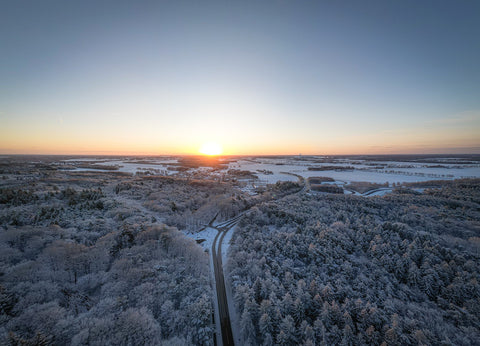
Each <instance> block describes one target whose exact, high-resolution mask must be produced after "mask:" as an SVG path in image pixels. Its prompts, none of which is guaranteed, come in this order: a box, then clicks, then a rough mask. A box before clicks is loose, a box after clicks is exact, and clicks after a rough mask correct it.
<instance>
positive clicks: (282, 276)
mask: <svg viewBox="0 0 480 346" xmlns="http://www.w3.org/2000/svg"><path fill="white" fill-rule="evenodd" d="M479 220H480V181H479V180H478V179H476V180H457V181H454V182H449V183H448V182H445V185H444V187H443V188H441V189H435V190H426V191H425V193H424V194H418V193H414V192H413V191H411V190H409V191H406V190H398V191H397V193H393V194H390V195H387V196H384V197H373V198H363V197H356V196H351V195H349V196H344V195H321V196H315V195H313V196H312V195H306V194H301V195H299V194H297V195H292V196H288V197H285V198H284V199H282V200H279V201H276V202H269V203H264V204H260V205H258V206H256V207H254V208H253V209H252V210H251V212H250V213H249V214H248V215H247V216H246V217H245V218H244V219H243V220H242V222H241V228H239V229H237V232H236V233H235V234H234V238H233V244H232V245H231V247H230V253H229V263H228V268H229V272H230V280H232V285H233V287H234V291H235V292H234V300H235V305H236V307H237V310H238V314H239V316H241V317H240V322H239V324H240V328H241V334H242V338H243V342H244V344H245V345H248V344H250V345H257V344H263V345H273V344H275V345H293V344H306V345H315V344H317V345H334V344H343V345H359V344H375V345H380V344H384V345H396V344H402V345H405V344H412V345H417V344H418V345H441V344H444V345H452V344H453V345H475V344H476V345H478V343H479V342H480V320H479V319H480V309H479V308H480V286H479V284H478V281H479V279H480V278H479V268H480V238H479V226H480V224H479Z"/></svg>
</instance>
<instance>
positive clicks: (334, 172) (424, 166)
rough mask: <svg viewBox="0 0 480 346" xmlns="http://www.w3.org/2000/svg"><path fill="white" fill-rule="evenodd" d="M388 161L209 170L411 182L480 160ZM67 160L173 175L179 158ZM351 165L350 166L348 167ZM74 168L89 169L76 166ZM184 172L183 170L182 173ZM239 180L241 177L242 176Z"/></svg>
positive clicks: (278, 160)
mask: <svg viewBox="0 0 480 346" xmlns="http://www.w3.org/2000/svg"><path fill="white" fill-rule="evenodd" d="M423 161H424V162H422V160H409V161H387V160H379V161H373V160H365V159H356V158H352V159H349V158H327V159H326V158H324V157H321V156H318V157H317V156H310V157H300V156H299V157H288V158H285V157H281V156H279V157H267V158H262V157H240V158H237V159H236V160H232V162H230V163H229V164H228V165H227V166H225V167H224V168H223V169H220V170H217V171H216V172H212V177H219V176H221V175H225V174H226V173H227V171H228V170H229V169H236V170H242V171H250V172H252V173H253V174H254V175H256V176H257V177H258V179H255V180H254V181H252V179H244V180H245V182H247V184H251V185H255V186H262V185H266V184H274V183H276V182H277V181H296V180H297V178H296V177H295V176H293V175H288V174H285V173H294V174H297V175H300V176H302V177H304V178H308V177H317V176H322V177H330V178H333V179H334V180H335V182H336V183H337V184H339V185H344V184H347V183H349V182H352V181H365V182H371V183H380V184H384V183H387V182H388V183H390V184H392V183H396V184H401V183H410V182H421V181H428V180H450V179H459V178H479V177H480V160H478V159H477V160H474V161H470V162H468V161H466V160H461V159H459V158H457V157H442V158H438V157H434V158H427V159H425V160H423ZM65 162H67V163H69V164H77V165H78V164H81V163H82V162H83V163H88V164H91V165H97V164H98V165H101V166H117V167H118V171H119V172H126V173H131V174H136V173H139V172H147V171H148V172H149V173H150V174H160V175H175V174H179V173H177V171H174V170H168V169H167V168H168V166H169V165H172V164H178V158H175V157H169V158H166V157H162V158H160V159H155V158H153V159H150V158H149V159H148V160H143V161H142V160H139V159H138V158H124V159H101V158H98V159H96V158H79V159H69V160H65ZM321 167H326V168H328V169H326V170H309V168H321ZM349 168H351V169H349ZM208 169H209V168H208V167H207V168H206V167H199V168H190V169H188V171H187V172H188V174H195V173H202V174H205V172H207V171H208ZM75 170H78V171H80V170H82V171H84V170H91V169H89V168H83V167H77V168H75ZM182 174H185V173H182ZM239 180H242V179H241V178H240V179H239Z"/></svg>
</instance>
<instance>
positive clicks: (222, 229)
mask: <svg viewBox="0 0 480 346" xmlns="http://www.w3.org/2000/svg"><path fill="white" fill-rule="evenodd" d="M242 216H243V215H242V214H240V215H238V216H236V217H234V218H232V219H230V220H228V221H225V222H222V223H221V224H218V225H217V226H209V227H210V228H214V229H216V230H217V231H218V233H217V235H216V236H215V239H214V240H213V244H212V250H211V256H212V262H213V270H214V275H215V288H216V291H217V301H218V319H219V320H220V327H221V334H222V339H221V341H222V344H223V345H224V346H227V345H235V343H234V340H233V334H232V327H231V323H230V313H229V310H228V301H227V293H226V290H225V277H224V275H223V263H222V242H223V239H224V238H225V235H226V234H227V233H228V231H229V230H230V229H231V228H233V227H234V226H235V225H236V224H237V222H238V221H240V219H241V218H242Z"/></svg>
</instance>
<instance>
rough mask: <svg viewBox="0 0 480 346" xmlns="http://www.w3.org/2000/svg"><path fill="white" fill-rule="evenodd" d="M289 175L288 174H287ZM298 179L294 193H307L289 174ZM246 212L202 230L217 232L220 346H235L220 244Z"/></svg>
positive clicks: (214, 254)
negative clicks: (299, 188)
mask: <svg viewBox="0 0 480 346" xmlns="http://www.w3.org/2000/svg"><path fill="white" fill-rule="evenodd" d="M287 174H290V173H287ZM291 175H294V176H296V177H297V178H298V180H299V182H300V184H302V185H303V187H302V189H301V190H299V191H296V193H302V192H306V191H308V186H307V182H306V180H305V179H304V178H303V177H302V176H299V175H297V174H291ZM246 212H247V211H245V212H243V213H241V214H239V215H237V216H235V217H234V218H231V219H230V220H227V221H224V222H221V223H219V224H217V225H215V226H214V225H213V222H214V221H215V219H216V218H217V216H218V213H217V215H215V217H214V218H213V219H212V220H211V221H210V222H209V223H208V224H207V225H205V227H204V228H206V227H208V228H213V229H216V230H217V235H216V236H215V239H214V240H213V244H212V250H211V255H212V262H213V271H214V274H215V287H216V290H217V301H218V315H219V316H218V319H219V321H220V329H221V333H222V338H221V339H222V344H223V346H230V345H232V346H233V345H235V342H234V339H233V334H232V326H231V322H230V313H229V311H228V302H227V292H226V290H225V277H224V275H223V264H222V243H223V238H225V235H226V234H227V233H228V231H229V230H230V229H232V228H233V227H234V226H235V225H236V224H237V223H238V222H239V221H240V219H241V218H242V217H243V216H244V215H245V213H246Z"/></svg>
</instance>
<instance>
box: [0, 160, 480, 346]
mask: <svg viewBox="0 0 480 346" xmlns="http://www.w3.org/2000/svg"><path fill="white" fill-rule="evenodd" d="M63 166H64V165H63V164H61V163H58V158H48V157H43V158H42V160H32V159H31V158H22V157H16V158H10V159H3V160H2V161H0V344H6V345H39V344H40V345H42V344H44V345H47V344H54V345H64V344H72V345H85V344H90V345H122V344H123V345H127V344H135V345H136V344H149V345H156V344H165V345H193V344H195V345H213V344H214V338H215V336H214V335H215V325H214V318H213V315H214V301H215V299H216V297H215V295H214V294H213V288H212V280H213V276H212V274H211V271H210V270H211V268H209V257H208V254H207V253H206V252H205V251H204V250H203V248H202V247H200V246H199V245H198V244H196V242H195V241H194V240H193V239H191V237H190V238H187V237H186V236H185V234H189V236H191V235H193V234H195V233H196V232H198V231H199V230H201V229H204V226H205V224H207V223H209V222H210V221H211V220H212V219H213V218H214V217H216V222H220V221H222V220H227V219H229V218H232V217H234V216H235V215H239V214H240V213H241V214H242V215H243V219H242V220H241V221H240V224H239V225H238V226H237V227H236V229H234V233H233V237H232V243H231V245H230V247H229V250H228V261H225V262H228V263H227V274H228V275H226V280H227V281H228V287H230V286H231V287H232V289H233V292H232V293H233V295H232V297H233V301H234V307H235V310H236V313H235V315H236V316H238V318H239V319H238V321H237V319H235V320H234V321H233V323H234V326H233V328H235V327H237V326H238V327H239V328H240V334H241V338H242V344H245V345H249V344H250V345H260V344H263V345H277V344H279V345H294V344H295V345H296V344H306V345H333V344H345V345H358V344H376V345H381V344H384V345H395V344H414V345H416V344H422V345H440V344H445V345H475V344H478V343H479V340H480V308H479V307H480V289H479V286H478V281H479V279H480V278H479V273H478V271H479V270H478V268H479V267H480V266H479V264H480V232H479V227H480V224H479V220H480V179H463V180H454V181H449V180H445V181H440V180H437V181H436V182H432V183H428V182H427V183H425V182H424V183H411V184H403V185H402V186H392V187H390V190H393V192H392V193H387V194H385V195H384V196H381V197H380V196H377V197H364V196H357V195H353V194H349V195H344V194H341V193H338V194H329V193H326V192H317V191H314V189H312V190H309V189H308V186H310V187H311V186H312V185H313V184H314V183H315V182H317V181H316V180H315V179H313V178H312V179H309V180H307V179H304V178H303V177H302V176H300V175H295V174H293V175H292V176H293V177H294V178H295V179H297V178H298V182H292V181H283V182H277V183H275V184H271V185H267V186H264V187H263V186H261V187H260V188H257V189H256V191H255V192H254V193H252V190H248V189H247V190H243V189H242V188H241V185H238V182H237V181H235V179H224V178H225V177H223V178H222V179H219V176H218V172H216V171H215V170H212V171H208V170H205V171H202V172H203V173H202V174H203V175H202V176H201V177H200V176H199V177H196V178H195V177H192V176H189V175H188V174H185V172H182V174H179V175H172V176H163V175H150V174H145V173H137V174H131V173H128V172H120V171H115V170H96V171H95V170H94V171H76V170H68V169H65V168H64V167H63ZM282 174H283V173H282ZM284 175H285V174H284ZM322 179H323V180H325V179H326V180H328V179H332V178H322ZM317 180H318V178H317ZM355 184H356V185H355ZM372 184H373V183H358V182H356V183H352V184H350V185H349V186H350V187H352V186H353V187H355V186H356V188H357V189H358V188H359V187H358V186H360V187H365V188H367V187H368V188H378V186H376V185H375V184H373V185H372ZM367 185H368V186H367ZM372 186H373V187H372ZM334 187H335V186H334ZM420 191H423V192H420ZM332 192H333V191H332ZM335 192H336V191H335ZM338 192H340V191H338ZM211 230H213V231H214V232H216V230H215V229H213V228H212V229H211ZM232 232H233V231H232ZM198 234H200V233H198ZM203 240H205V239H203ZM206 248H207V250H208V247H206ZM224 264H225V263H224ZM224 267H225V266H224ZM229 299H230V298H229ZM217 333H218V331H217ZM217 336H218V334H217ZM217 340H218V339H217Z"/></svg>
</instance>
